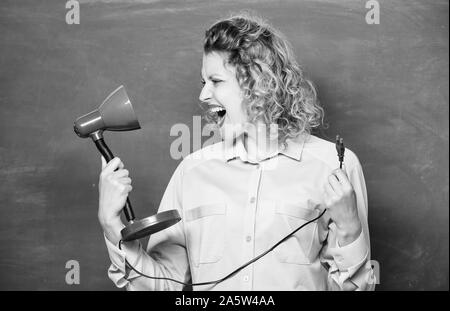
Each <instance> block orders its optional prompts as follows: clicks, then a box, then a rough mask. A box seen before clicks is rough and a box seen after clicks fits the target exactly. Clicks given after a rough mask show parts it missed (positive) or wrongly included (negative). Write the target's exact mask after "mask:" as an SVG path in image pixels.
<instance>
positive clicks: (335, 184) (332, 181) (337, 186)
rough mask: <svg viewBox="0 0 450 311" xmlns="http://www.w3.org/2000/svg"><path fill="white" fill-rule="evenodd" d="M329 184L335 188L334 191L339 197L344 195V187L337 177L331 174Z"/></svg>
mask: <svg viewBox="0 0 450 311" xmlns="http://www.w3.org/2000/svg"><path fill="white" fill-rule="evenodd" d="M328 182H329V185H330V186H331V187H332V188H333V191H334V193H335V194H336V195H338V196H339V195H341V194H342V185H341V184H340V183H339V180H338V179H337V177H336V175H334V174H331V175H330V176H328Z"/></svg>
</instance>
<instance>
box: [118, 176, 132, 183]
mask: <svg viewBox="0 0 450 311" xmlns="http://www.w3.org/2000/svg"><path fill="white" fill-rule="evenodd" d="M119 182H120V183H121V184H123V185H131V178H130V177H123V178H120V179H119Z"/></svg>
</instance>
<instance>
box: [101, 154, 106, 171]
mask: <svg viewBox="0 0 450 311" xmlns="http://www.w3.org/2000/svg"><path fill="white" fill-rule="evenodd" d="M100 157H101V159H102V169H104V168H105V167H106V160H105V158H104V157H103V156H100Z"/></svg>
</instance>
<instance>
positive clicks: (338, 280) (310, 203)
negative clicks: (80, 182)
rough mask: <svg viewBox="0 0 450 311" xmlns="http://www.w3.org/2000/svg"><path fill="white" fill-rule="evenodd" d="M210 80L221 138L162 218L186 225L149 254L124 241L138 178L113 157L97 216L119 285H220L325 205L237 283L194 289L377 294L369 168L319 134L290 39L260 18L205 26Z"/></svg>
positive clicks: (178, 175) (154, 242)
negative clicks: (175, 217) (125, 217)
mask: <svg viewBox="0 0 450 311" xmlns="http://www.w3.org/2000/svg"><path fill="white" fill-rule="evenodd" d="M201 75H202V83H203V88H202V91H201V93H200V97H199V99H200V101H201V102H202V103H203V105H205V106H206V107H207V112H206V119H207V120H208V121H210V122H215V123H216V124H217V125H218V126H219V128H220V130H221V133H222V138H223V140H222V141H221V142H219V143H216V144H213V145H210V146H207V147H205V148H203V149H202V150H199V151H197V152H194V153H193V154H191V155H189V156H188V157H186V158H185V159H184V160H183V161H182V162H181V163H180V165H179V166H178V167H177V169H176V170H175V172H174V174H173V176H172V178H171V180H170V182H169V184H168V186H167V189H166V191H165V193H164V195H163V198H162V200H161V204H160V207H159V211H160V212H161V211H164V210H169V209H177V210H178V211H179V212H180V215H181V216H182V221H180V222H179V223H178V224H176V225H174V226H172V227H170V228H168V229H166V230H163V231H161V232H159V233H157V234H154V235H152V236H151V238H150V240H149V243H148V246H147V249H146V250H144V249H143V248H142V247H141V245H140V243H139V242H137V241H134V242H123V243H121V241H120V230H121V229H122V228H123V227H124V225H123V223H122V222H121V220H120V212H121V209H122V207H123V205H124V203H125V199H126V197H127V195H128V193H129V192H130V191H131V179H130V178H129V177H128V171H127V170H125V169H124V168H123V167H124V166H123V163H122V162H121V161H120V159H118V158H115V159H114V160H112V161H111V162H109V163H108V164H107V165H106V163H105V162H104V160H103V169H102V173H101V175H100V202H99V213H98V216H99V221H100V224H101V225H102V228H103V230H104V233H105V241H106V244H107V248H108V252H109V255H110V259H111V261H112V264H111V266H110V269H109V271H108V272H109V277H110V278H111V279H112V280H113V282H114V283H115V284H116V285H117V286H118V287H124V286H126V287H127V289H130V290H140V289H149V290H181V289H183V284H182V283H190V282H193V283H199V282H208V281H214V280H218V279H221V278H223V277H224V276H226V275H227V274H229V273H230V272H232V271H234V270H235V269H236V268H239V267H240V266H242V265H243V264H244V263H246V262H248V261H250V260H252V259H253V258H255V257H256V256H258V255H259V254H261V253H263V252H264V251H266V250H268V249H269V248H270V247H272V246H273V245H274V244H275V243H277V242H278V241H279V240H281V239H282V238H283V237H285V236H286V235H288V234H289V233H290V232H292V231H293V230H294V229H296V228H297V227H299V226H300V225H302V224H305V223H307V222H308V221H309V220H313V219H314V218H317V217H318V216H319V214H320V213H322V212H323V211H324V210H326V212H325V213H324V214H323V216H322V217H320V218H319V219H318V220H316V221H314V222H312V223H309V224H308V225H306V226H305V227H304V228H302V229H301V230H299V231H298V232H296V233H295V234H294V235H293V236H291V237H290V238H288V239H287V240H286V241H284V242H283V243H281V244H280V245H279V246H278V247H276V248H275V249H274V250H273V251H271V252H269V253H267V254H266V255H265V256H263V257H262V258H260V259H259V260H257V261H255V262H253V263H252V264H250V265H248V266H246V267H245V268H243V269H242V270H240V271H239V272H237V273H236V274H234V275H233V276H231V277H230V278H227V279H226V280H224V281H223V282H220V283H215V284H208V285H202V286H194V287H193V289H194V290H210V289H212V290H369V289H373V284H374V277H373V272H372V269H371V265H370V242H369V231H368V224H367V194H366V188H365V182H364V176H363V173H362V169H361V165H360V163H359V161H358V159H357V157H356V155H355V154H354V153H353V152H351V151H350V150H347V151H346V153H345V156H346V157H345V166H344V167H343V169H336V167H338V163H339V162H338V159H337V156H336V150H335V146H334V144H332V143H330V142H327V141H325V140H322V139H319V138H318V137H315V136H314V135H311V131H312V130H313V129H315V128H317V127H319V126H320V125H321V122H322V118H323V110H322V108H321V107H320V106H319V104H318V102H317V97H316V91H315V89H314V86H313V85H312V84H311V83H310V82H309V81H308V80H307V79H306V78H305V77H304V76H303V72H302V70H301V68H300V67H299V65H298V64H297V62H296V61H295V58H294V56H293V53H292V50H291V48H290V47H289V45H288V43H287V41H286V39H284V37H283V36H282V35H281V34H280V33H279V32H278V31H276V30H275V29H273V28H272V27H270V26H269V25H268V24H267V23H265V22H264V21H262V20H260V19H258V18H256V17H253V16H249V15H245V14H240V15H236V16H232V17H230V18H228V19H224V20H221V21H218V22H217V23H215V24H214V25H212V26H211V27H210V28H209V29H208V30H207V31H206V35H205V41H204V55H203V61H202V71H201ZM267 125H271V126H270V127H268V126H267ZM273 125H275V126H273ZM115 169H118V170H117V171H114V170H115ZM119 247H120V249H119ZM125 262H128V263H129V264H130V265H131V266H132V267H134V269H135V270H133V269H131V268H130V266H129V265H126V264H125ZM136 271H139V272H141V273H144V274H146V275H149V276H152V277H158V278H160V279H152V278H148V277H144V276H141V275H140V274H138V273H137V272H136ZM169 279H171V280H169ZM174 280H175V281H174ZM176 281H179V282H181V283H179V282H176Z"/></svg>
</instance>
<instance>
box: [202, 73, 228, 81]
mask: <svg viewBox="0 0 450 311" xmlns="http://www.w3.org/2000/svg"><path fill="white" fill-rule="evenodd" d="M214 76H217V77H219V78H220V79H223V78H222V77H221V75H220V74H218V73H213V74H212V75H209V77H208V79H209V80H211V79H212V78H213V77H214ZM200 80H202V81H203V76H202V74H201V73H200Z"/></svg>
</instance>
